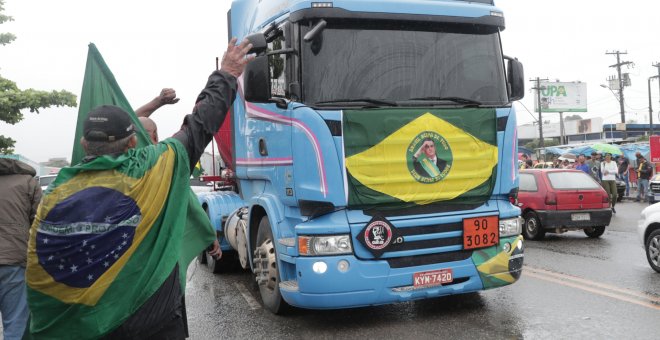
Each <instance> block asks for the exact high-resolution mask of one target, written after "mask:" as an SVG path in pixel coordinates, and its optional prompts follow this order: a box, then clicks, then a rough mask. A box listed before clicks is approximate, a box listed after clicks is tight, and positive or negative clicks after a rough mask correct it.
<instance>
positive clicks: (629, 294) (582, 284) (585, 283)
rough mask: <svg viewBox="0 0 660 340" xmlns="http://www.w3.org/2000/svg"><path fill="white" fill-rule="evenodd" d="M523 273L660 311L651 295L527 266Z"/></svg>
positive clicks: (659, 302) (658, 302) (658, 303)
mask: <svg viewBox="0 0 660 340" xmlns="http://www.w3.org/2000/svg"><path fill="white" fill-rule="evenodd" d="M523 273H524V275H527V276H530V277H533V278H535V279H539V280H544V281H549V282H553V283H557V284H560V285H563V286H567V287H572V288H577V289H581V290H584V291H587V292H590V293H594V294H597V295H602V296H606V297H609V298H613V299H616V300H619V301H624V302H628V303H632V304H636V305H639V306H643V307H647V308H651V309H655V310H658V311H660V298H659V297H657V296H654V295H651V294H646V293H642V292H637V291H634V290H630V289H625V288H620V287H616V286H611V285H607V284H604V283H600V282H595V281H590V280H587V279H583V278H579V277H576V276H572V275H567V274H561V273H557V272H552V271H549V270H545V269H540V268H534V267H530V266H527V265H525V268H524V269H523Z"/></svg>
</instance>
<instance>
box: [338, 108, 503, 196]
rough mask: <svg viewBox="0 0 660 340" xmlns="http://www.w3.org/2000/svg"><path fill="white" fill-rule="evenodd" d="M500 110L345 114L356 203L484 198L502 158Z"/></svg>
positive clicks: (351, 186) (348, 164)
mask: <svg viewBox="0 0 660 340" xmlns="http://www.w3.org/2000/svg"><path fill="white" fill-rule="evenodd" d="M495 118H496V114H495V110H494V109H454V110H446V109H443V110H424V109H380V110H373V109H371V110H356V111H345V112H344V127H345V128H344V143H345V147H346V168H347V172H348V179H349V181H348V182H349V191H348V204H349V206H352V207H362V208H365V207H369V206H379V207H381V208H382V207H391V208H405V207H412V206H421V205H427V204H432V203H438V202H447V203H471V204H474V203H483V202H485V201H486V200H487V199H488V198H489V197H490V195H491V193H492V191H493V186H494V185H495V179H496V176H495V173H496V169H497V162H498V148H497V131H496V126H495V122H496V119H495Z"/></svg>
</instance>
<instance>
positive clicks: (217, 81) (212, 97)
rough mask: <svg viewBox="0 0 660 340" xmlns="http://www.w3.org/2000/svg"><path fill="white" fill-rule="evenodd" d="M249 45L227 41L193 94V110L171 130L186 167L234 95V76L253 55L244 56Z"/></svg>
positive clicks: (207, 140)
mask: <svg viewBox="0 0 660 340" xmlns="http://www.w3.org/2000/svg"><path fill="white" fill-rule="evenodd" d="M251 48H252V44H250V43H249V42H248V41H247V40H244V41H243V42H241V44H240V45H238V46H237V45H236V38H233V39H232V40H231V41H230V42H229V46H228V47H227V51H226V52H225V54H224V56H223V57H222V64H221V65H222V66H221V68H220V70H219V71H215V72H213V73H212V74H211V76H210V77H209V80H208V82H207V83H206V87H205V88H204V90H202V92H201V93H200V94H199V96H198V97H197V102H196V104H195V108H194V109H193V113H192V114H189V115H187V116H186V118H185V119H184V121H183V125H182V126H181V130H180V131H179V132H177V133H176V134H174V138H176V139H178V140H180V141H181V142H182V143H183V145H184V146H185V147H186V150H187V151H188V157H189V159H190V169H191V171H192V169H193V168H194V167H195V164H197V161H199V158H200V157H201V156H202V153H203V152H204V149H205V148H206V146H207V145H208V144H209V143H210V142H211V140H212V139H213V135H215V133H216V132H217V131H218V129H219V128H220V125H221V124H222V122H223V121H224V119H225V115H226V113H227V111H228V110H229V108H230V107H231V105H232V103H233V102H234V99H235V98H236V88H237V81H236V79H237V78H238V77H240V75H241V74H242V73H243V70H244V69H245V65H247V63H248V62H250V61H251V60H252V59H253V57H247V53H248V52H249V51H250V49H251Z"/></svg>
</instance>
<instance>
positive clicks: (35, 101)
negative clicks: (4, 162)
mask: <svg viewBox="0 0 660 340" xmlns="http://www.w3.org/2000/svg"><path fill="white" fill-rule="evenodd" d="M4 4H5V0H0V24H3V23H5V22H7V21H12V20H14V19H13V18H12V17H10V16H7V15H4V14H3V12H4V10H5V8H4ZM15 39H16V36H14V35H13V34H11V33H0V46H4V45H7V44H9V43H11V42H12V41H14V40H15ZM77 105H78V104H77V103H76V95H74V94H73V93H71V92H68V91H64V90H62V91H51V92H48V91H38V90H35V89H27V90H20V89H19V88H18V86H17V85H16V83H15V82H13V81H11V80H9V79H5V78H3V77H2V76H1V75H0V120H2V121H3V122H5V123H7V124H11V125H14V124H16V123H18V122H20V121H21V120H23V114H22V113H21V110H22V109H30V112H36V113H39V109H43V108H48V107H51V106H68V107H75V106H77ZM15 143H16V141H15V140H13V139H11V138H9V137H5V136H3V135H0V154H11V153H13V152H14V144H15Z"/></svg>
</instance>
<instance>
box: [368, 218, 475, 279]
mask: <svg viewBox="0 0 660 340" xmlns="http://www.w3.org/2000/svg"><path fill="white" fill-rule="evenodd" d="M395 227H396V229H397V232H398V235H399V236H403V237H404V239H406V241H405V242H404V243H403V244H397V245H390V246H389V247H388V249H387V251H386V252H385V253H383V255H382V256H381V257H380V259H382V260H386V261H387V262H388V263H389V265H390V267H391V268H405V267H414V266H421V265H427V264H432V263H444V262H452V261H461V260H465V259H468V258H470V256H471V255H472V251H471V250H463V222H462V221H461V222H455V223H446V224H435V225H429V226H420V227H406V228H404V227H398V226H396V225H395ZM356 236H357V237H359V232H358V235H356ZM412 237H414V238H415V240H414V241H409V239H410V238H412ZM359 246H360V248H361V249H360V250H361V251H360V252H359V254H358V256H359V257H363V258H364V257H366V256H364V255H367V254H368V257H369V258H373V256H372V255H371V253H369V252H368V251H367V250H366V248H364V247H362V245H359ZM425 249H429V252H427V253H425V254H420V255H410V254H409V253H408V252H409V251H411V250H425ZM431 249H432V250H431ZM356 250H357V249H356ZM360 255H362V256H360Z"/></svg>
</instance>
